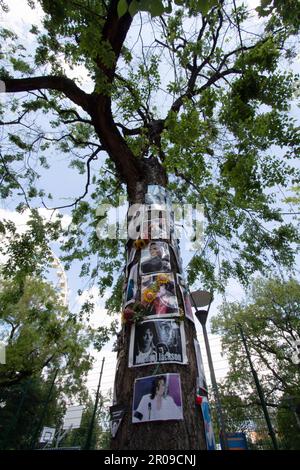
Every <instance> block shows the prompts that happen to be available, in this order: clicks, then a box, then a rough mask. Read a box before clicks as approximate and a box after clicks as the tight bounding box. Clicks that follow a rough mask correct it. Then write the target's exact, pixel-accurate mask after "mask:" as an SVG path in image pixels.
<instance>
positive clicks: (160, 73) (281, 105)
mask: <svg viewBox="0 0 300 470" xmlns="http://www.w3.org/2000/svg"><path fill="white" fill-rule="evenodd" d="M37 4H39V5H40V6H41V7H42V9H43V12H44V17H43V20H42V25H41V26H39V27H37V26H36V25H32V28H31V33H32V34H33V35H34V37H35V50H34V51H30V54H28V51H27V52H26V51H24V46H23V45H20V43H19V42H18V39H17V37H16V35H15V34H14V33H12V32H11V31H8V30H7V29H4V30H3V31H2V38H3V40H5V43H6V49H5V52H4V54H3V69H2V73H1V77H0V78H1V79H2V80H3V85H4V87H5V90H6V92H7V93H8V95H9V96H12V101H11V106H10V112H9V113H7V112H6V114H5V117H4V116H3V120H2V124H3V126H4V129H5V130H7V136H6V138H4V140H3V152H2V154H1V163H2V169H1V177H2V180H3V181H2V186H1V194H2V196H3V197H9V196H11V195H14V194H16V193H17V192H21V194H23V196H24V201H23V202H22V204H21V206H19V209H20V210H22V208H24V205H25V207H26V206H29V205H32V204H37V205H39V204H40V201H41V200H42V203H43V204H44V205H47V206H48V205H49V202H47V201H46V199H47V196H48V197H49V196H50V198H49V199H50V204H51V205H52V207H53V205H54V206H55V207H57V208H58V206H59V204H56V201H55V200H54V201H52V202H51V198H52V195H48V192H47V190H46V189H45V188H43V187H42V185H41V184H40V183H39V182H38V180H37V173H39V170H38V169H37V168H38V166H40V167H41V171H42V172H44V171H45V170H46V169H47V168H48V167H49V165H50V166H51V161H50V159H49V157H50V155H51V150H52V151H56V152H57V151H59V152H64V153H66V154H67V155H68V156H69V157H70V161H69V164H70V166H71V168H75V169H77V170H78V171H79V172H80V173H85V175H86V181H85V184H84V188H83V189H82V192H80V193H78V196H77V197H76V199H75V201H71V202H70V204H67V206H70V207H73V211H72V217H73V225H72V227H71V228H70V229H69V230H68V232H67V234H66V235H67V236H68V238H67V240H66V241H65V245H64V249H65V251H66V256H65V260H66V262H67V263H70V262H71V261H73V260H74V259H75V260H80V261H81V262H82V270H81V275H82V276H85V275H88V276H90V277H91V278H92V279H97V282H98V284H99V287H100V292H103V290H104V288H105V287H108V286H111V285H112V284H113V281H114V280H115V285H116V289H115V292H114V296H113V300H112V302H110V303H109V304H108V307H109V309H110V310H113V309H118V308H119V305H120V303H119V302H118V300H119V299H120V286H121V282H120V268H121V266H122V263H123V258H121V257H120V256H119V253H120V250H123V248H124V243H123V242H122V241H115V240H106V241H105V240H99V239H98V237H97V235H96V231H95V227H96V225H97V222H98V221H99V218H98V219H97V218H96V217H95V215H96V207H97V205H99V204H101V203H105V202H110V203H111V204H113V205H117V204H118V197H119V196H120V195H122V194H124V193H127V195H128V199H129V202H130V203H140V202H141V203H142V202H144V195H145V192H146V190H147V185H149V184H158V185H161V186H163V187H167V188H168V189H169V190H170V191H171V194H172V197H173V201H174V202H176V201H178V202H180V203H181V204H182V203H184V202H189V203H196V202H198V203H202V204H203V206H204V212H205V217H206V219H207V221H208V227H207V229H206V234H205V241H204V248H205V249H203V250H199V251H198V252H197V253H196V254H195V256H194V257H193V259H192V261H191V263H190V265H189V280H190V282H194V281H195V280H196V279H197V278H198V279H199V280H201V282H202V283H203V284H205V285H206V286H210V287H212V288H223V287H224V283H225V282H226V280H227V279H228V278H229V277H230V276H235V277H237V278H238V279H239V280H240V281H241V282H243V283H247V281H248V278H249V275H250V274H251V273H253V272H255V271H256V270H262V271H263V270H265V269H270V268H272V267H274V266H276V265H277V264H278V263H279V264H280V263H283V264H285V265H287V266H289V267H291V265H292V262H293V250H292V246H291V242H293V241H296V240H297V239H298V233H297V231H296V230H295V227H293V225H292V224H286V223H284V221H283V218H282V216H281V214H280V210H278V209H277V208H276V207H275V206H274V205H273V203H274V202H276V195H275V193H274V190H275V192H276V190H277V185H281V186H283V187H285V186H286V185H289V184H290V183H291V181H297V180H299V172H298V170H297V169H295V168H294V167H293V166H292V165H291V164H290V163H289V161H290V158H291V157H293V156H294V155H295V154H296V152H297V150H298V149H299V129H297V127H296V126H295V125H294V122H293V120H292V119H291V117H290V116H289V113H288V112H289V101H290V100H291V98H292V96H293V90H294V85H295V82H296V78H295V77H294V76H293V74H292V73H291V72H286V71H285V70H284V71H283V70H282V69H281V67H280V63H281V60H284V61H286V63H287V62H288V61H289V60H292V59H293V58H294V57H295V53H296V52H295V48H294V47H293V46H294V44H293V42H294V41H295V40H296V39H295V35H296V34H297V32H298V30H299V4H298V2H297V1H296V0H291V1H290V2H289V3H288V7H286V2H283V1H276V2H271V1H267V2H265V1H264V2H262V6H261V8H260V9H258V14H259V15H260V16H261V17H263V19H264V22H263V23H262V27H261V28H259V29H256V28H255V26H254V23H253V22H252V25H251V26H250V27H249V20H250V19H251V18H250V16H249V15H250V14H251V13H249V11H248V9H247V7H246V6H244V5H236V2H233V3H232V2H231V1H230V2H229V1H228V2H227V1H225V0H224V1H223V0H220V1H214V0H210V1H200V0H199V1H194V0H175V1H174V2H169V1H168V2H163V1H161V0H153V1H148V2H144V1H140V2H138V1H135V0H132V1H130V0H128V1H124V0H121V1H119V0H111V1H99V2H98V1H95V2H94V1H92V2H91V1H89V2H87V1H85V0H80V1H76V3H75V2H73V1H72V0H69V1H62V0H55V1H51V2H50V1H48V0H41V1H36V2H35V1H33V0H32V1H30V5H31V6H32V8H34V6H35V5H37ZM140 11H146V12H150V13H151V15H152V20H151V21H150V22H149V16H147V15H148V13H145V14H140ZM255 21H256V19H255ZM135 25H138V30H137V31H138V32H137V34H135V31H136V29H135V28H133V26H135ZM26 54H27V56H26ZM166 64H167V65H166ZM78 67H84V70H85V79H84V80H85V81H86V80H89V84H90V85H91V86H90V89H89V90H87V88H86V87H85V84H84V83H82V84H81V83H80V81H79V80H78V79H72V78H70V73H69V72H70V71H72V69H73V70H75V76H76V71H78V70H79V69H78ZM68 71H69V72H68ZM68 74H69V75H68ZM11 93H14V94H13V95H10V94H11ZM162 103H164V105H163V106H162ZM32 116H35V119H34V120H32V119H31V118H32ZM45 118H47V121H46V119H45ZM43 123H44V125H43ZM274 146H279V147H280V148H281V149H282V150H281V151H280V153H279V152H276V151H274ZM32 154H34V155H35V159H36V165H35V170H33V169H32V166H30V165H27V164H26V162H27V161H28V160H27V158H28V156H29V155H32ZM45 201H46V202H45ZM270 222H273V228H272V231H270V230H269V228H268V224H269V223H270ZM129 248H130V245H129ZM95 255H96V256H95ZM215 267H217V269H215ZM102 272H103V273H105V274H104V275H101V274H102ZM185 327H186V336H187V342H188V344H189V345H192V344H193V337H194V336H195V329H194V328H193V327H192V325H191V324H189V322H188V321H185ZM128 335H129V330H128V328H127V329H125V336H124V339H125V342H124V344H123V345H122V350H123V354H122V355H121V356H120V363H119V364H120V365H119V379H118V381H117V384H116V387H117V392H118V396H120V395H121V391H122V397H123V398H122V399H123V401H124V404H125V405H126V407H127V409H128V410H129V409H130V407H131V399H132V384H133V380H134V378H135V377H136V376H137V375H138V374H145V372H146V370H143V368H140V369H139V371H138V372H137V371H126V369H127V363H128V362H127V351H128ZM188 356H189V366H188V367H186V368H181V369H180V373H181V377H182V384H183V396H184V400H185V402H184V409H185V424H184V423H179V422H178V423H176V425H175V426H174V425H172V426H170V424H167V423H164V424H160V425H159V426H160V428H159V429H160V433H159V436H158V433H155V432H152V433H150V432H145V427H139V428H138V427H135V429H134V433H133V429H132V427H131V424H130V419H129V417H128V414H127V416H126V418H125V420H124V421H123V424H122V428H121V431H120V432H119V433H118V437H117V438H116V439H115V440H114V445H115V446H116V447H119V448H138V447H143V448H151V449H153V448H156V447H157V448H158V447H159V448H161V445H162V443H163V445H164V446H165V448H174V443H176V448H177V447H178V448H198V447H200V448H201V447H202V448H203V447H204V446H205V444H204V438H203V434H202V431H203V429H202V428H201V418H200V417H197V418H195V414H194V412H193V411H194V396H195V385H194V384H195V380H192V382H193V384H191V377H192V378H194V379H195V374H196V367H195V357H194V353H193V351H192V350H189V351H188ZM164 370H168V371H178V367H175V366H174V367H168V368H165V369H164ZM125 371H126V374H125ZM154 427H155V425H153V426H152V427H151V429H152V430H153V429H154ZM187 429H188V430H189V431H187ZM201 434H202V438H200V437H199V435H201ZM178 436H180V438H179V437H178Z"/></svg>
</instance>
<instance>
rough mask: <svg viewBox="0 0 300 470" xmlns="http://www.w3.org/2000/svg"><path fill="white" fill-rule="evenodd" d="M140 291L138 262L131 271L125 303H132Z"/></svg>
mask: <svg viewBox="0 0 300 470" xmlns="http://www.w3.org/2000/svg"><path fill="white" fill-rule="evenodd" d="M137 291H138V263H136V264H134V265H133V266H132V267H131V269H130V272H129V277H128V283H127V289H126V296H125V305H127V304H129V303H132V302H134V301H135V300H136V297H137Z"/></svg>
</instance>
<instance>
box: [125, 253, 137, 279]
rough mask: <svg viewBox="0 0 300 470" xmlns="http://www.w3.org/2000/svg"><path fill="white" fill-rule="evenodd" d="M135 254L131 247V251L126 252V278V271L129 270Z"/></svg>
mask: <svg viewBox="0 0 300 470" xmlns="http://www.w3.org/2000/svg"><path fill="white" fill-rule="evenodd" d="M135 254H136V248H135V247H134V246H132V247H131V249H130V250H128V251H127V262H126V276H127V275H128V270H129V269H130V265H131V263H132V262H133V260H134V257H135Z"/></svg>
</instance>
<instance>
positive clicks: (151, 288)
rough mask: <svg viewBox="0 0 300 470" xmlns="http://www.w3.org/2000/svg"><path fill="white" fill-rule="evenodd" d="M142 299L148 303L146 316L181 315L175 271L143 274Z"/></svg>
mask: <svg viewBox="0 0 300 470" xmlns="http://www.w3.org/2000/svg"><path fill="white" fill-rule="evenodd" d="M141 279H142V281H141V300H142V302H143V303H144V304H145V305H146V311H147V313H146V316H147V317H152V316H157V315H166V316H168V315H172V316H174V315H175V316H179V310H178V302H177V297H176V289H175V282H174V275H173V273H168V274H166V273H157V274H155V275H154V274H152V275H148V276H141Z"/></svg>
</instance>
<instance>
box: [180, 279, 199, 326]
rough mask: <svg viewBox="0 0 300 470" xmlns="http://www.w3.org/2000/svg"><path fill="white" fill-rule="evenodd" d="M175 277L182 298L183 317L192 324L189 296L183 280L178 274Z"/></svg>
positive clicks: (192, 316)
mask: <svg viewBox="0 0 300 470" xmlns="http://www.w3.org/2000/svg"><path fill="white" fill-rule="evenodd" d="M176 277H177V284H178V285H179V289H180V292H181V296H182V301H183V305H184V313H185V316H186V318H188V319H189V320H191V321H192V322H193V323H195V320H194V314H193V310H192V304H191V299H190V294H189V291H188V289H187V287H186V283H185V280H184V278H183V277H182V276H181V275H180V274H176Z"/></svg>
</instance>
